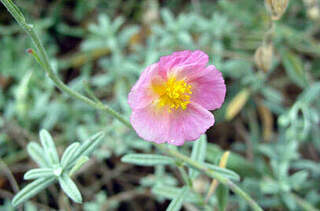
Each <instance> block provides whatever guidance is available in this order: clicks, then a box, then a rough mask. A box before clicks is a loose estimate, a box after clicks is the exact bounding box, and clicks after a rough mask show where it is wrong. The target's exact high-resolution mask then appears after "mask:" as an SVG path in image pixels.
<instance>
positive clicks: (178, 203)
mask: <svg viewBox="0 0 320 211" xmlns="http://www.w3.org/2000/svg"><path fill="white" fill-rule="evenodd" d="M187 192H188V188H187V187H183V188H182V190H180V193H179V195H178V196H177V197H176V198H175V199H174V200H172V201H171V202H170V204H169V206H168V208H167V211H179V210H180V209H181V207H182V203H183V201H184V199H185V198H186V196H187Z"/></svg>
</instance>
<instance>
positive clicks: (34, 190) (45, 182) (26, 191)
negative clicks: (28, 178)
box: [12, 177, 55, 207]
mask: <svg viewBox="0 0 320 211" xmlns="http://www.w3.org/2000/svg"><path fill="white" fill-rule="evenodd" d="M54 181H55V178H53V177H52V178H39V179H37V180H35V181H33V182H32V183H30V184H28V185H27V186H26V187H24V188H23V189H22V190H21V191H20V192H18V193H17V195H15V196H14V198H13V199H12V205H13V206H14V207H16V206H17V205H19V204H20V203H22V202H25V201H27V200H28V199H30V198H31V197H33V196H35V195H36V194H38V193H39V192H40V191H42V190H43V189H45V188H46V187H48V186H49V185H51V184H52V183H53V182H54Z"/></svg>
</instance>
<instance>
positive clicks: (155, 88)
mask: <svg viewBox="0 0 320 211" xmlns="http://www.w3.org/2000/svg"><path fill="white" fill-rule="evenodd" d="M207 63H208V55H207V54H205V53H204V52H202V51H200V50H196V51H189V50H186V51H179V52H175V53H173V54H171V55H169V56H163V57H161V58H160V61H159V62H157V63H155V64H152V65H150V66H148V67H147V68H146V69H145V70H144V71H143V73H142V74H141V76H140V78H139V80H138V81H137V83H136V84H135V85H134V86H133V88H132V89H131V92H130V93H129V99H128V102H129V105H130V107H131V109H132V114H131V118H130V120H131V124H132V126H133V128H134V129H135V130H136V132H137V133H138V135H139V136H140V137H141V138H143V139H145V140H147V141H152V142H156V143H158V144H160V143H164V142H168V143H170V144H174V145H182V144H184V142H185V141H193V140H196V139H198V138H199V137H200V135H201V134H203V133H205V132H206V130H207V129H208V128H209V127H211V126H212V125H213V124H214V116H213V114H212V113H211V112H209V111H208V110H214V109H217V108H220V107H221V105H222V103H223V102H224V98H225V94H226V85H225V83H224V79H223V77H222V74H221V72H219V71H218V70H217V69H216V68H215V66H213V65H209V66H207Z"/></svg>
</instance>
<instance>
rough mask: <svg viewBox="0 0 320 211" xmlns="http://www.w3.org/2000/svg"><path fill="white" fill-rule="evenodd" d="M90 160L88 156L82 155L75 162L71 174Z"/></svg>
mask: <svg viewBox="0 0 320 211" xmlns="http://www.w3.org/2000/svg"><path fill="white" fill-rule="evenodd" d="M88 161H89V158H88V156H81V157H80V158H79V159H78V160H77V161H76V163H75V164H74V166H73V167H72V169H71V170H70V172H69V176H72V175H73V174H74V173H75V172H76V171H78V170H79V169H80V168H81V167H82V166H83V165H84V164H85V163H86V162H88Z"/></svg>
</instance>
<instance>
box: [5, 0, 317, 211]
mask: <svg viewBox="0 0 320 211" xmlns="http://www.w3.org/2000/svg"><path fill="white" fill-rule="evenodd" d="M270 2H271V1H268V0H266V1H265V2H263V1H251V0H238V1H235V0H216V1H215V0H201V1H200V0H170V1H165V0H144V1H141V0H109V1H100V0H90V1H80V0H79V1H71V0H50V1H49V0H27V1H21V0H17V1H16V3H17V5H18V6H19V7H20V8H21V10H22V12H23V13H24V14H25V16H26V18H27V20H28V22H31V23H33V24H34V25H35V27H36V30H37V31H38V33H39V35H40V37H41V39H42V41H43V42H44V45H45V48H46V49H47V51H48V53H49V57H50V61H51V63H52V65H53V66H54V68H55V71H56V72H57V73H58V74H59V75H60V78H61V79H62V80H63V81H64V82H65V83H67V84H68V85H69V86H70V87H72V88H73V89H75V90H77V91H79V92H81V93H85V87H86V86H85V85H84V82H85V83H86V84H87V85H88V84H89V86H90V87H91V89H92V90H93V91H94V94H95V95H96V96H97V97H98V98H99V99H100V100H102V101H103V102H104V103H106V104H108V105H110V106H111V107H112V108H114V109H115V110H117V111H119V112H121V113H123V114H124V115H126V116H128V117H129V115H130V108H129V106H128V104H127V95H128V92H129V91H130V88H131V87H132V85H133V84H134V83H135V81H136V80H137V79H138V77H139V75H140V73H141V72H142V71H143V69H144V68H145V67H146V66H147V65H149V64H151V63H154V62H156V61H157V60H158V59H159V57H160V56H162V55H167V54H170V53H172V52H173V51H177V50H184V49H191V50H195V49H201V50H202V51H205V52H206V53H207V54H208V55H209V57H210V62H209V63H210V64H214V65H215V66H216V67H217V68H218V69H219V70H220V71H221V72H222V73H223V76H224V78H225V81H226V84H227V96H226V101H225V103H224V105H223V106H222V108H221V109H219V110H217V111H213V113H214V115H215V118H216V124H215V125H214V126H213V127H212V128H210V129H209V130H208V131H207V140H208V146H207V154H206V160H207V161H208V162H211V163H215V164H217V163H219V158H220V156H221V154H222V153H223V152H224V151H225V150H230V151H231V152H232V153H231V156H230V158H229V161H228V165H227V167H228V168H229V169H232V170H234V171H235V172H237V173H238V174H239V175H240V176H241V183H240V186H241V187H242V188H243V189H244V190H245V191H246V192H248V193H249V194H250V195H251V196H252V197H253V198H254V199H255V200H256V201H257V202H258V204H260V205H261V206H262V207H263V208H264V209H265V210H316V209H317V208H320V189H319V187H320V163H319V160H320V120H319V119H320V100H319V97H320V82H319V78H320V59H319V58H320V10H319V1H318V0H304V1H302V0H294V1H293V0H292V1H290V2H289V5H288V7H287V9H286V10H285V7H284V9H283V11H281V10H280V11H274V8H272V5H271V6H270V5H269V4H271V3H270ZM279 2H281V1H280V0H279ZM265 4H266V5H267V7H266V5H265ZM277 12H278V13H277ZM282 13H283V14H282ZM0 46H1V50H0V158H1V162H2V166H1V171H0V210H13V208H12V207H11V205H10V200H11V199H12V197H13V195H14V193H15V188H14V186H12V181H10V177H8V175H7V174H6V173H5V172H6V171H4V170H3V169H2V167H3V168H4V166H7V167H8V168H9V169H10V171H11V172H12V174H13V176H14V178H15V180H16V181H17V183H18V185H19V187H20V188H21V187H23V186H25V185H26V184H27V181H24V180H23V174H24V173H25V172H26V171H27V170H29V169H31V168H35V167H36V164H35V163H34V162H33V161H32V160H31V159H30V158H29V157H28V154H27V152H26V145H27V144H28V142H30V141H39V139H38V131H39V130H40V129H42V128H45V129H47V130H48V131H50V133H51V134H52V135H53V137H54V140H55V143H56V145H57V148H58V150H59V152H60V153H61V152H63V151H64V149H65V148H66V147H67V146H68V145H69V144H71V143H72V142H74V141H82V140H85V139H87V138H88V137H89V136H91V135H92V134H94V133H96V132H98V131H99V130H101V129H102V128H104V129H106V130H107V135H106V137H105V138H104V141H103V144H102V145H101V147H100V148H99V149H98V150H96V151H95V152H94V156H93V157H94V158H93V159H91V160H90V161H89V163H88V164H86V165H85V166H84V167H83V168H82V169H81V170H80V174H79V175H78V176H77V178H76V181H77V185H78V187H79V189H80V190H81V193H82V194H83V198H84V203H83V204H82V205H79V204H73V203H72V202H70V201H68V199H67V198H66V197H65V195H64V194H63V193H62V192H61V191H60V189H59V186H51V187H50V188H48V189H47V190H45V191H43V192H42V194H40V195H38V196H37V197H35V198H34V199H33V200H32V201H29V202H28V203H26V204H25V207H24V209H25V210H27V211H31V210H39V209H44V210H46V209H47V210H48V209H52V210H54V209H56V210H71V209H74V210H137V211H138V210H165V209H166V207H167V206H168V204H169V202H170V191H169V190H172V191H173V192H174V187H178V186H179V185H181V183H182V182H183V180H182V178H181V176H180V174H179V172H178V171H177V170H176V169H175V168H171V167H163V166H156V167H138V166H135V165H130V164H125V163H122V162H121V161H120V159H121V157H122V156H123V155H124V154H126V153H129V152H146V153H154V152H155V149H154V148H153V147H152V146H151V145H150V144H149V143H147V142H145V141H142V140H141V139H139V138H138V137H137V136H136V135H135V133H134V132H132V131H130V130H129V129H128V128H126V126H124V125H122V124H121V123H120V122H118V121H117V120H114V119H113V118H112V117H110V116H109V115H106V114H104V113H102V112H100V113H99V112H97V111H95V110H94V109H92V108H90V107H88V106H87V105H85V104H84V103H82V102H79V101H77V100H74V99H72V98H70V97H69V96H67V95H66V94H64V93H61V92H60V91H59V90H58V89H57V88H55V86H54V84H53V83H52V82H51V81H50V79H49V78H48V77H47V76H46V75H45V73H44V71H43V70H42V69H41V67H40V66H39V65H38V64H37V63H36V62H35V61H34V59H33V58H32V57H31V56H30V55H28V54H27V53H26V49H28V48H30V47H33V45H32V43H31V40H30V39H29V38H28V37H27V35H26V34H25V33H24V32H23V31H22V30H21V29H20V28H19V26H18V25H17V24H16V22H15V21H14V20H13V18H12V17H11V16H10V15H9V13H8V12H7V11H6V9H5V8H4V6H3V5H0ZM191 146H192V144H191V143H188V144H186V145H184V146H183V147H181V148H179V149H180V151H182V152H184V153H185V154H187V153H190V149H191ZM161 185H163V187H172V189H169V190H168V189H166V190H165V189H161V188H155V187H161ZM209 186H210V180H209V178H207V177H204V176H201V177H198V178H197V179H196V181H195V182H194V191H195V192H196V193H199V194H204V193H206V192H207V190H208V187H209ZM166 191H167V192H166ZM171 195H172V194H171ZM210 203H211V204H212V210H218V209H217V205H216V200H215V196H213V199H212V201H211V202H210ZM183 209H184V210H202V208H201V207H199V206H196V205H195V204H193V203H189V202H188V203H186V204H185V205H184V208H183ZM248 209H249V208H248V207H247V204H246V202H244V201H243V200H242V199H241V198H239V197H238V196H237V195H234V194H233V193H232V192H230V196H229V200H228V203H227V208H226V210H248Z"/></svg>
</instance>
